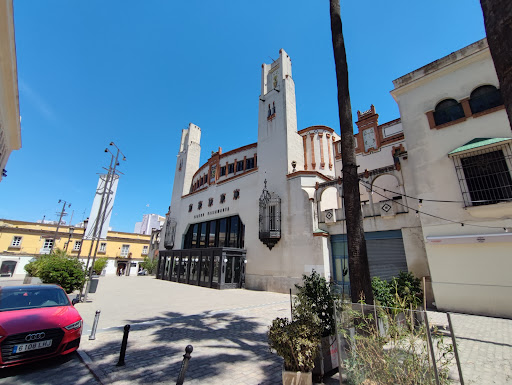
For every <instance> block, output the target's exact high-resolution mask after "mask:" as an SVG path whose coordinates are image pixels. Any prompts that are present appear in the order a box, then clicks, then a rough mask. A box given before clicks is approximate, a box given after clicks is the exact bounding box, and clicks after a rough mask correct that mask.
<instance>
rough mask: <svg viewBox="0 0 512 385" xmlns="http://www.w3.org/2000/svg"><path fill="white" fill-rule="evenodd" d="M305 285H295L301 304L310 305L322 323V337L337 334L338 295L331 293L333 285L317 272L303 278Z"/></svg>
mask: <svg viewBox="0 0 512 385" xmlns="http://www.w3.org/2000/svg"><path fill="white" fill-rule="evenodd" d="M302 281H303V285H302V286H301V285H295V287H296V288H297V290H298V292H297V298H298V299H299V302H304V303H310V304H311V309H312V311H313V312H314V313H315V314H316V315H317V316H318V318H319V319H320V322H321V330H322V337H327V336H330V335H333V334H334V333H335V323H334V301H335V300H336V295H335V294H333V293H332V291H331V284H330V283H329V282H327V281H326V280H325V278H324V277H322V276H320V274H318V273H317V272H316V271H315V270H313V271H312V273H311V275H306V274H304V275H303V276H302Z"/></svg>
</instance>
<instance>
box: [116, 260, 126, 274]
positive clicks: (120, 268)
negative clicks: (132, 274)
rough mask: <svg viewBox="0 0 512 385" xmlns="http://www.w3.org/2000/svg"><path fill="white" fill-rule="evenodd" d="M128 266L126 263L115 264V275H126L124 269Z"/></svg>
mask: <svg viewBox="0 0 512 385" xmlns="http://www.w3.org/2000/svg"><path fill="white" fill-rule="evenodd" d="M127 266H128V263H127V262H117V270H116V275H118V276H121V275H128V272H127V271H126V267H127Z"/></svg>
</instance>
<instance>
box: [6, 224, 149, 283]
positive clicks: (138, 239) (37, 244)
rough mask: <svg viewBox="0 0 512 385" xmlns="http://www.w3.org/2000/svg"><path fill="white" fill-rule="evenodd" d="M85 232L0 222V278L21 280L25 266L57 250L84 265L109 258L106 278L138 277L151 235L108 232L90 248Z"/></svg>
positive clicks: (65, 228) (45, 225)
mask: <svg viewBox="0 0 512 385" xmlns="http://www.w3.org/2000/svg"><path fill="white" fill-rule="evenodd" d="M84 232H85V228H84V227H83V226H82V227H78V226H77V227H72V226H59V228H58V231H57V225H56V224H48V223H34V222H24V221H16V220H9V219H0V277H2V278H1V279H2V280H5V279H8V280H16V281H20V280H23V278H24V277H25V274H26V272H25V269H24V266H25V265H26V264H27V263H28V262H30V261H31V260H32V259H33V258H37V257H38V256H40V255H44V254H49V253H50V252H51V250H52V248H53V249H56V248H59V249H61V250H65V251H67V253H68V254H69V255H71V256H72V257H76V258H79V259H80V260H81V261H82V262H84V263H86V262H87V258H88V256H89V255H91V258H90V259H91V261H92V257H93V255H94V252H95V250H96V247H97V251H96V258H101V257H106V258H108V264H107V266H106V268H105V274H117V273H119V271H123V272H124V274H125V275H134V274H137V271H138V269H139V264H140V263H141V262H142V261H143V260H144V257H145V256H147V255H148V253H149V245H150V243H149V241H150V238H151V235H143V234H134V233H124V232H119V231H108V233H107V237H106V239H100V240H99V242H98V245H97V246H96V241H95V242H94V244H93V245H92V249H91V240H90V239H87V237H85V238H84Z"/></svg>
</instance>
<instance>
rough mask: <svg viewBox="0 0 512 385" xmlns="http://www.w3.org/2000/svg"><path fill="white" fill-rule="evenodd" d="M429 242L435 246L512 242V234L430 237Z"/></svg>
mask: <svg viewBox="0 0 512 385" xmlns="http://www.w3.org/2000/svg"><path fill="white" fill-rule="evenodd" d="M427 242H428V243H431V244H434V245H456V244H464V243H496V242H512V233H506V232H503V233H500V234H470V235H441V236H428V237H427Z"/></svg>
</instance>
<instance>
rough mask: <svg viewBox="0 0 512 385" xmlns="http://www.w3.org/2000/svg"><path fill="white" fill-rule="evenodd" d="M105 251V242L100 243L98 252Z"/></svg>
mask: <svg viewBox="0 0 512 385" xmlns="http://www.w3.org/2000/svg"><path fill="white" fill-rule="evenodd" d="M106 251H107V244H106V243H105V242H101V243H100V250H99V252H100V253H105V252H106Z"/></svg>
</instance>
